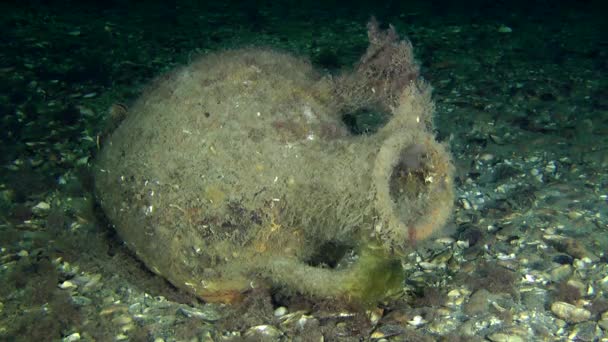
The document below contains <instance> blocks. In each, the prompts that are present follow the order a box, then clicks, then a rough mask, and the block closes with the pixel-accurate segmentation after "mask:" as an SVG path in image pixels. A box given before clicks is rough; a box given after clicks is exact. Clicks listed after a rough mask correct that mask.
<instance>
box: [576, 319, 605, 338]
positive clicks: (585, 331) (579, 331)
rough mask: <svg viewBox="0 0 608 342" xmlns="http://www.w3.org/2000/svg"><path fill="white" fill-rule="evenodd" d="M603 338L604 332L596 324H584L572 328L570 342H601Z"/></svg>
mask: <svg viewBox="0 0 608 342" xmlns="http://www.w3.org/2000/svg"><path fill="white" fill-rule="evenodd" d="M601 337H602V331H601V330H600V328H599V327H598V326H597V324H595V322H584V323H580V324H577V325H576V326H574V328H572V332H571V333H570V335H569V336H568V340H570V341H581V342H583V341H584V342H587V341H588V342H592V341H599V340H600V338H601Z"/></svg>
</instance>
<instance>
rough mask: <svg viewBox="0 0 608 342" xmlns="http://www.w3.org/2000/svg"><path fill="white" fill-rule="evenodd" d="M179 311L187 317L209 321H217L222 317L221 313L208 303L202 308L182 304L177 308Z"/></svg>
mask: <svg viewBox="0 0 608 342" xmlns="http://www.w3.org/2000/svg"><path fill="white" fill-rule="evenodd" d="M177 312H179V313H181V314H182V315H184V316H186V317H195V318H198V319H202V320H204V321H208V322H215V321H217V320H219V319H220V318H222V317H221V315H220V313H219V312H218V311H217V310H216V309H215V308H213V307H212V306H211V305H206V306H204V307H203V308H201V309H200V310H199V309H196V308H191V307H187V306H181V307H180V308H179V309H177Z"/></svg>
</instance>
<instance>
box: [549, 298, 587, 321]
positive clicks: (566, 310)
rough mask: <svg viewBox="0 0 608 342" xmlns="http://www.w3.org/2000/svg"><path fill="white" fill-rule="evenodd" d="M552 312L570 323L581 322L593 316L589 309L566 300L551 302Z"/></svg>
mask: <svg viewBox="0 0 608 342" xmlns="http://www.w3.org/2000/svg"><path fill="white" fill-rule="evenodd" d="M551 312H553V313H554V314H555V315H556V316H557V317H559V318H561V319H563V320H565V321H566V322H568V323H580V322H584V321H586V320H589V318H591V312H589V310H587V309H583V308H578V307H576V306H574V305H572V304H568V303H566V302H555V303H553V304H551Z"/></svg>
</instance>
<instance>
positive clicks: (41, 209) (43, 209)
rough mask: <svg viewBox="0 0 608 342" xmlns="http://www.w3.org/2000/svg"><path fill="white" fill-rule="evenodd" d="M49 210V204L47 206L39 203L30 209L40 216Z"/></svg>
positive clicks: (44, 203)
mask: <svg viewBox="0 0 608 342" xmlns="http://www.w3.org/2000/svg"><path fill="white" fill-rule="evenodd" d="M50 209H51V205H50V204H48V203H46V202H39V203H38V204H36V205H35V206H34V207H33V208H32V211H33V212H34V213H36V214H41V213H46V212H47V211H49V210H50Z"/></svg>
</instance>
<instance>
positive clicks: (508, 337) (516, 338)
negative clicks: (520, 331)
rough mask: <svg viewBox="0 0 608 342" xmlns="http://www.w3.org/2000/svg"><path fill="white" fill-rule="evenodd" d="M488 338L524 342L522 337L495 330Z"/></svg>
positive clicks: (495, 340)
mask: <svg viewBox="0 0 608 342" xmlns="http://www.w3.org/2000/svg"><path fill="white" fill-rule="evenodd" d="M488 340H490V341H492V342H524V339H523V338H522V337H521V336H517V335H511V334H508V333H502V332H497V333H493V334H490V335H488Z"/></svg>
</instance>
